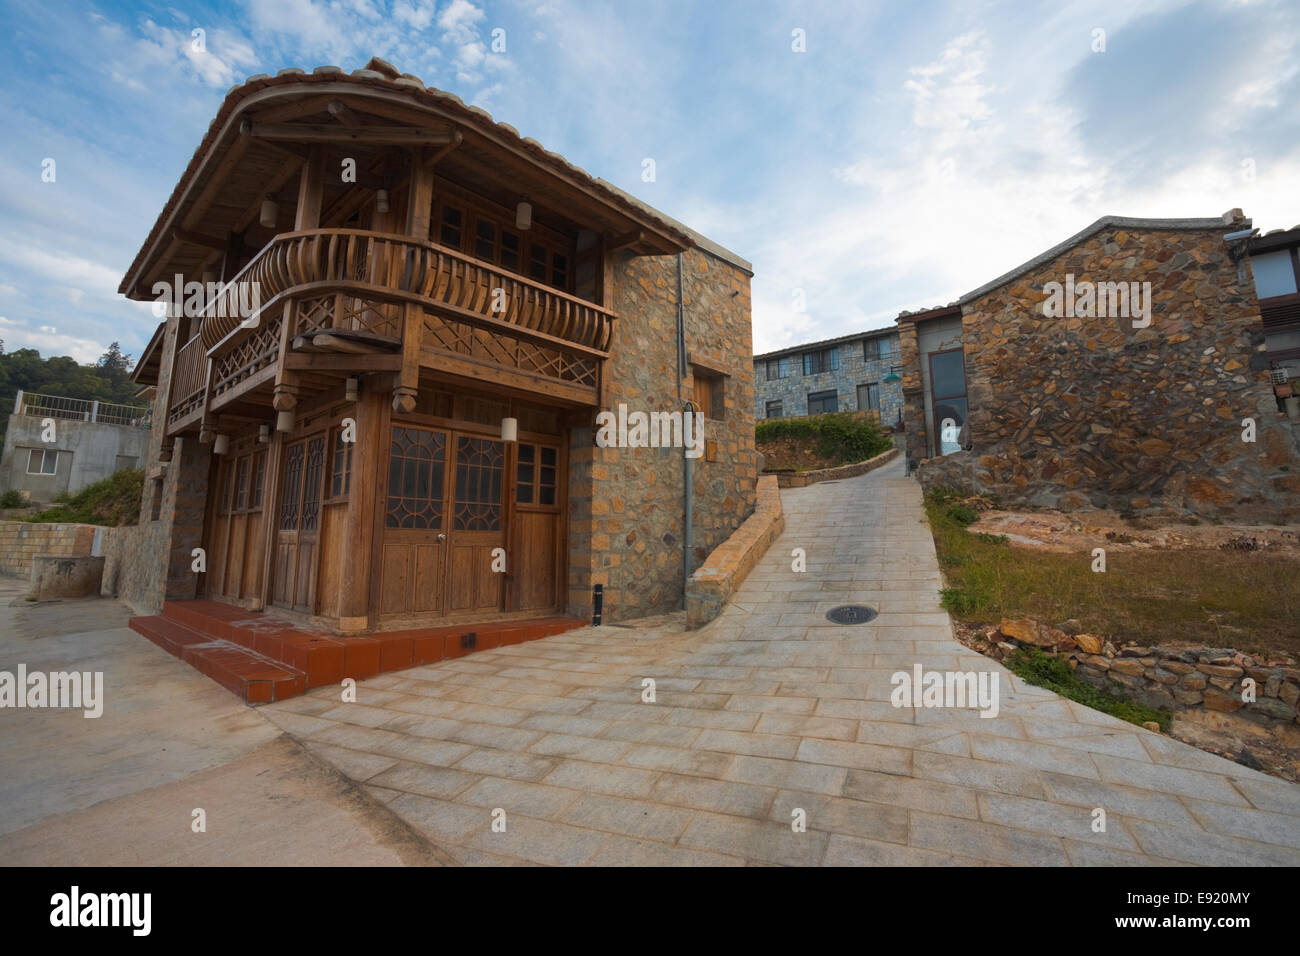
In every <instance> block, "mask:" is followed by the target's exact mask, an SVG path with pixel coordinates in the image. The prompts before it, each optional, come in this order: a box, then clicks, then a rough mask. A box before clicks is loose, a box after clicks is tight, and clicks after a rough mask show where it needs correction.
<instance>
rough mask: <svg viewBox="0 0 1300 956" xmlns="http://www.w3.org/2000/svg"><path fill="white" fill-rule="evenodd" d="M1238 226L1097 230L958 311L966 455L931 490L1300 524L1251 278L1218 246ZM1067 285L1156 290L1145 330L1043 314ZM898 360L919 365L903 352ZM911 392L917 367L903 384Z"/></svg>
mask: <svg viewBox="0 0 1300 956" xmlns="http://www.w3.org/2000/svg"><path fill="white" fill-rule="evenodd" d="M1241 224H1242V223H1241V221H1237V222H1235V223H1232V224H1224V225H1223V226H1222V227H1220V228H1218V229H1211V228H1196V229H1191V228H1188V229H1174V228H1169V229H1164V228H1147V229H1140V228H1126V227H1122V226H1113V227H1112V226H1108V227H1104V228H1102V229H1101V230H1100V231H1099V232H1097V233H1096V234H1094V235H1092V236H1091V237H1089V238H1086V239H1084V240H1083V241H1081V242H1079V243H1077V244H1076V245H1074V246H1072V247H1070V248H1068V249H1066V250H1065V251H1064V252H1062V253H1061V254H1059V255H1057V256H1056V257H1055V258H1052V259H1050V260H1047V261H1045V262H1042V263H1041V264H1039V265H1037V266H1034V267H1033V268H1031V269H1030V270H1029V271H1027V272H1026V273H1025V274H1023V275H1020V276H1019V277H1017V278H1014V279H1012V280H1011V281H1009V282H1007V283H1005V284H1003V285H1001V286H998V287H996V288H993V289H991V290H990V291H988V292H987V293H985V294H983V295H980V296H979V297H977V298H973V299H970V300H963V307H962V334H963V342H964V348H965V361H966V375H967V390H968V395H969V400H970V440H971V442H972V444H973V449H972V451H971V452H969V453H965V452H963V453H958V454H954V455H949V456H947V457H945V458H942V459H933V460H930V461H928V462H925V463H924V464H922V465H921V468H920V470H919V472H918V475H919V477H920V478H921V480H922V482H923V483H924V484H926V485H931V484H935V483H941V484H964V485H973V486H974V488H975V490H978V491H981V492H985V493H991V494H995V495H997V496H998V497H999V498H1001V500H1002V502H1003V504H1004V506H1009V507H1023V506H1028V507H1044V508H1061V509H1066V510H1072V509H1078V508H1086V507H1089V506H1092V507H1098V508H1112V509H1115V510H1117V511H1120V512H1121V513H1136V514H1167V515H1186V514H1194V515H1199V516H1203V517H1208V518H1210V519H1218V518H1223V519H1230V520H1257V521H1268V522H1274V521H1277V522H1286V521H1294V520H1297V519H1300V434H1298V433H1297V429H1296V427H1295V426H1294V425H1292V424H1290V423H1288V422H1287V421H1286V419H1285V416H1284V415H1282V414H1281V413H1279V412H1278V411H1277V407H1276V403H1275V401H1274V398H1273V395H1272V391H1271V389H1270V387H1269V385H1268V381H1267V379H1268V373H1267V370H1266V368H1263V367H1261V365H1262V364H1263V363H1262V362H1261V357H1262V352H1261V350H1262V348H1263V333H1262V325H1261V320H1260V317H1259V306H1258V302H1257V300H1256V298H1255V293H1254V287H1253V284H1252V281H1251V278H1250V274H1249V271H1248V270H1247V269H1246V268H1245V266H1244V264H1243V266H1242V268H1241V270H1240V271H1239V269H1238V265H1237V264H1236V263H1235V262H1233V261H1232V259H1231V258H1230V257H1229V255H1228V247H1227V245H1226V244H1225V242H1224V240H1223V234H1224V233H1226V232H1230V231H1232V230H1233V229H1236V228H1238V227H1239V226H1240V225H1241ZM1067 274H1070V275H1073V277H1074V281H1075V283H1080V282H1083V281H1090V282H1150V283H1151V292H1152V298H1153V308H1152V314H1151V320H1150V325H1149V327H1146V328H1134V326H1133V320H1132V318H1129V317H1111V318H1082V317H1079V318H1074V317H1065V318H1049V317H1047V316H1045V315H1044V313H1043V302H1044V300H1045V298H1046V294H1045V291H1044V287H1045V284H1046V283H1048V282H1059V283H1064V282H1065V281H1066V277H1067ZM904 352H905V355H908V354H909V353H910V355H911V356H912V357H913V358H915V351H914V348H912V349H909V346H908V343H907V341H906V339H905V340H904ZM914 379H915V375H914V374H913V370H912V369H910V368H909V369H908V370H907V374H906V375H905V376H904V387H905V388H907V387H909V386H912V385H913V384H915V383H914ZM914 417H915V413H914V411H913V410H911V409H909V417H908V431H909V436H908V444H909V454H911V451H912V447H913V442H914V440H915V438H916V436H915V435H913V434H911V432H912V429H913V422H914ZM1246 418H1252V419H1254V421H1255V423H1256V441H1255V442H1253V443H1247V442H1245V441H1243V440H1242V432H1243V425H1242V422H1243V419H1246ZM915 425H916V427H917V428H918V429H921V428H923V423H922V422H920V421H917V422H916V423H915Z"/></svg>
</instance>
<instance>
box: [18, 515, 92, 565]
mask: <svg viewBox="0 0 1300 956" xmlns="http://www.w3.org/2000/svg"><path fill="white" fill-rule="evenodd" d="M103 530H105V529H103V528H97V527H96V526H95V525H92V524H33V523H30V522H27V521H0V572H3V573H4V574H14V575H18V576H19V577H22V578H26V577H28V575H30V574H31V570H32V559H33V558H35V557H37V556H38V555H43V554H48V555H55V556H57V557H61V558H72V557H84V556H87V555H89V554H90V553H91V549H92V547H93V545H94V540H95V532H96V531H103Z"/></svg>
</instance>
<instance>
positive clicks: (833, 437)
mask: <svg viewBox="0 0 1300 956" xmlns="http://www.w3.org/2000/svg"><path fill="white" fill-rule="evenodd" d="M754 440H755V442H756V443H757V445H758V450H759V451H761V452H763V453H764V454H765V455H768V454H769V451H770V452H771V454H770V455H769V461H768V466H769V468H772V469H789V468H793V469H795V470H799V469H800V467H801V466H802V467H803V468H809V467H816V468H834V467H836V466H837V465H850V464H854V463H856V462H859V461H866V460H867V459H868V458H875V457H876V456H877V455H879V454H881V453H882V452H886V451H889V449H891V448H893V447H894V441H893V439H892V438H891V437H890V435H889V433H888V432H887V431H886V430H885V429H883V428H881V426H880V423H879V422H877V421H876V420H875V419H874V418H872V417H870V416H868V415H865V414H854V413H851V412H837V413H835V414H831V415H811V416H808V417H806V418H771V419H767V420H765V421H761V422H759V423H758V424H757V425H756V426H755V427H754Z"/></svg>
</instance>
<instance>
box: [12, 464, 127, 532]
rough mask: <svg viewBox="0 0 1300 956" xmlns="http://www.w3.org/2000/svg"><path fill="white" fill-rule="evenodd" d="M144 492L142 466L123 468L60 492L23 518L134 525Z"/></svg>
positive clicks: (116, 525)
mask: <svg viewBox="0 0 1300 956" xmlns="http://www.w3.org/2000/svg"><path fill="white" fill-rule="evenodd" d="M143 493H144V469H143V468H131V469H126V470H123V471H119V472H116V473H115V474H112V475H109V476H108V477H107V478H105V479H103V480H102V481H97V482H95V483H94V484H93V485H87V486H86V487H85V488H82V489H81V490H80V491H78V492H77V493H76V494H75V495H67V494H62V495H59V496H58V497H57V498H55V499H54V504H53V505H52V506H51V507H49V508H46V509H45V510H44V511H38V512H37V513H36V514H33V515H29V516H28V517H26V518H24V519H23V520H24V521H33V522H41V523H52V522H66V523H68V524H102V525H108V526H109V527H114V528H115V527H118V526H119V525H127V524H136V523H137V522H139V520H140V496H141V495H142V494H143Z"/></svg>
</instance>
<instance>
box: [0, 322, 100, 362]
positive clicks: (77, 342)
mask: <svg viewBox="0 0 1300 956" xmlns="http://www.w3.org/2000/svg"><path fill="white" fill-rule="evenodd" d="M0 338H2V339H4V347H5V351H6V352H13V351H15V350H17V349H36V350H37V351H39V352H40V353H41V355H42V356H43V357H45V358H49V357H50V356H53V355H68V356H71V357H72V358H74V359H76V360H77V361H78V362H80V363H81V364H83V365H87V364H89V363H91V362H97V361H99V357H100V356H101V355H103V354H104V349H105V346H103V345H101V344H100V343H98V342H95V341H93V340H91V339H83V338H77V337H75V336H70V335H61V334H59V333H57V332H56V331H55V330H54V329H53V328H52V327H50V326H41V327H40V329H37V330H33V329H30V328H28V327H26V326H25V325H23V324H22V323H21V322H15V321H13V320H12V319H8V318H6V317H5V316H3V315H0Z"/></svg>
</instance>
